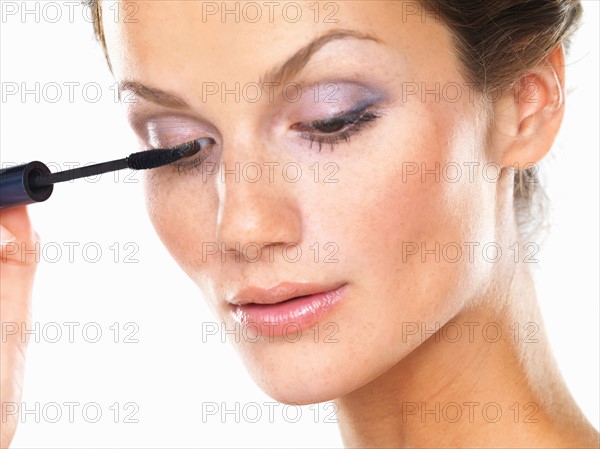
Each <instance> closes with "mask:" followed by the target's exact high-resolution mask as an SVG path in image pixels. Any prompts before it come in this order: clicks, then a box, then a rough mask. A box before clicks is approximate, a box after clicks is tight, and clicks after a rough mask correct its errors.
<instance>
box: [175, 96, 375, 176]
mask: <svg viewBox="0 0 600 449" xmlns="http://www.w3.org/2000/svg"><path fill="white" fill-rule="evenodd" d="M380 117H381V115H379V114H377V113H375V112H374V111H371V110H369V109H368V107H366V108H363V109H360V110H358V111H356V110H355V111H350V112H348V113H345V114H342V115H338V116H336V117H331V118H328V119H325V120H314V121H312V122H308V123H307V124H305V125H302V124H297V125H294V126H293V128H295V129H297V130H298V131H300V137H302V138H303V139H306V140H309V141H310V148H311V149H312V146H313V143H315V142H317V143H318V144H319V152H320V151H321V149H322V146H323V144H326V145H329V146H330V148H331V150H332V151H333V150H334V148H335V147H336V146H337V145H339V144H340V143H341V142H342V141H345V142H346V143H350V138H351V137H352V136H353V135H355V134H356V133H358V132H360V131H361V130H362V129H363V128H364V127H366V126H367V125H372V124H373V122H375V120H377V119H378V118H380ZM336 125H339V126H340V128H339V129H338V130H337V132H332V133H325V134H314V132H311V131H319V128H323V127H327V126H329V127H331V126H334V127H336ZM200 140H202V139H196V140H192V141H190V142H186V143H184V144H181V145H178V146H176V147H174V148H173V149H175V148H181V147H184V146H185V147H187V146H189V145H198V144H199V143H198V142H199V141H200ZM210 140H211V141H212V142H211V144H209V145H207V146H206V147H205V148H203V149H201V150H200V153H199V154H198V155H196V156H195V157H194V158H193V159H191V160H189V161H185V160H184V161H179V162H176V163H174V164H173V166H174V167H175V169H176V170H177V173H179V174H188V173H190V172H192V171H198V170H199V169H200V167H201V165H202V163H203V162H204V161H205V160H206V158H208V156H209V155H210V151H205V150H206V148H210V147H212V146H213V145H214V144H215V143H216V142H215V141H214V139H210Z"/></svg>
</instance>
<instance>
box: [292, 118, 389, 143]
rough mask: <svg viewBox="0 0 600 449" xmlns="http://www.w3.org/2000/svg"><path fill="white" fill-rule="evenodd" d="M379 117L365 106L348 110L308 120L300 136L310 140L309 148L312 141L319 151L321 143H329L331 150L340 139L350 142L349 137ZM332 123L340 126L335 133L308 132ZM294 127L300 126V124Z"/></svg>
mask: <svg viewBox="0 0 600 449" xmlns="http://www.w3.org/2000/svg"><path fill="white" fill-rule="evenodd" d="M380 117H381V115H379V114H377V113H375V112H374V111H370V110H368V109H367V108H363V109H362V110H358V111H350V112H349V113H346V114H343V115H338V116H337V117H331V118H328V119H325V120H315V121H312V122H309V123H308V124H307V125H306V126H305V127H304V129H303V130H302V131H301V133H300V136H301V137H302V138H304V139H307V140H309V141H310V148H312V145H313V143H314V142H317V143H318V144H319V152H320V151H321V149H322V146H323V144H327V145H329V146H330V148H331V151H333V150H334V148H335V147H336V145H339V144H340V143H341V141H342V140H343V141H345V142H346V143H350V138H351V137H352V136H353V135H354V134H356V133H358V132H360V131H361V130H362V129H363V128H364V127H365V126H367V125H372V124H373V122H374V121H375V120H377V119H378V118H380ZM332 125H334V126H335V125H340V126H341V128H340V129H339V130H338V132H337V134H334V133H326V134H320V135H319V134H314V133H312V132H310V131H318V130H319V128H323V127H327V126H332ZM296 128H300V126H298V127H296Z"/></svg>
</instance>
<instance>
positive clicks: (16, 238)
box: [0, 206, 40, 449]
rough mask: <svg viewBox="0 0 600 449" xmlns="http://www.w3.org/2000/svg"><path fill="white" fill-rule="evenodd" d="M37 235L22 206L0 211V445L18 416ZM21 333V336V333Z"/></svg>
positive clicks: (7, 438) (3, 445)
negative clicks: (0, 336) (0, 335)
mask: <svg viewBox="0 0 600 449" xmlns="http://www.w3.org/2000/svg"><path fill="white" fill-rule="evenodd" d="M39 254H40V251H39V236H38V234H37V233H36V232H35V231H34V230H33V229H32V227H31V222H30V220H29V215H28V213H27V209H26V208H25V206H21V207H16V208H13V209H6V210H2V211H0V325H1V334H2V339H1V340H0V375H1V379H0V407H1V415H2V416H1V418H2V420H1V421H0V448H1V449H4V448H7V447H8V446H9V444H10V442H11V441H12V438H13V435H14V434H15V430H16V427H17V422H18V420H19V411H20V409H21V404H20V401H21V393H22V390H23V375H24V368H25V348H26V346H27V338H26V337H27V334H26V333H24V332H22V331H24V330H25V327H27V329H31V323H30V320H31V313H30V306H31V292H32V288H33V278H34V274H35V270H36V267H37V262H38V261H39ZM24 336H25V337H24Z"/></svg>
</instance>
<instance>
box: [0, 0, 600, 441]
mask: <svg viewBox="0 0 600 449" xmlns="http://www.w3.org/2000/svg"><path fill="white" fill-rule="evenodd" d="M8 3H12V4H13V5H16V6H17V7H18V8H20V9H19V11H21V9H22V8H23V7H24V6H23V2H10V1H3V2H2V7H3V9H4V8H5V7H6V4H8ZM35 3H36V2H33V1H27V2H26V4H27V8H28V9H32V10H33V9H35V6H34V5H35ZM50 3H55V4H56V5H59V10H60V13H61V18H60V20H58V21H57V22H56V23H50V22H49V21H48V20H47V19H48V18H50V19H53V18H54V17H55V15H56V8H55V9H54V10H51V9H46V10H45V13H44V9H43V8H40V14H39V15H38V16H37V17H36V14H30V15H27V16H26V17H25V19H24V20H23V19H22V18H21V17H20V16H19V15H16V16H6V15H3V18H2V23H0V26H1V34H0V38H1V49H0V54H1V59H0V63H1V72H0V75H1V81H2V87H3V91H4V90H5V89H8V88H10V86H13V85H14V84H10V83H17V85H18V88H19V89H20V91H21V90H22V89H23V88H28V89H34V90H35V83H36V82H39V83H40V90H41V88H42V87H43V86H47V87H46V89H47V90H46V91H45V92H43V91H42V93H43V95H42V98H40V99H39V101H36V99H35V95H34V94H29V95H27V97H26V98H25V101H22V99H21V96H20V91H19V94H17V95H13V96H9V97H7V98H3V100H2V104H1V122H0V125H1V126H0V138H1V140H0V149H1V156H0V162H2V163H3V164H6V163H8V162H18V163H23V162H28V161H30V160H41V161H43V162H45V163H46V164H48V165H50V166H51V169H52V170H53V171H55V170H56V169H57V168H59V166H58V165H54V166H52V165H51V163H54V164H61V165H60V168H61V169H66V168H67V167H66V165H64V164H65V163H68V162H72V163H76V162H77V163H79V164H82V165H83V164H87V163H92V162H102V161H105V160H111V159H117V158H121V157H124V156H125V155H127V154H129V153H131V152H133V151H137V146H136V141H135V139H134V138H133V135H132V133H131V132H130V130H129V129H128V127H127V125H126V122H125V118H124V115H123V109H122V106H121V105H119V104H117V103H116V102H115V100H114V80H113V79H112V78H111V75H110V73H109V71H108V69H107V67H106V64H105V61H104V58H103V56H102V53H101V51H100V47H99V46H98V44H97V43H96V42H95V41H94V39H93V37H92V28H91V25H90V24H89V23H88V22H87V21H85V20H83V19H82V15H83V13H84V8H83V7H82V6H80V5H78V4H76V2H72V3H73V4H74V5H73V6H71V8H73V12H74V18H75V20H73V21H70V19H69V9H68V6H66V3H65V2H61V3H57V2H42V3H41V4H42V5H47V4H50ZM67 3H68V2H67ZM584 6H585V17H584V25H583V27H582V28H581V30H580V31H579V33H578V35H577V38H576V40H575V42H574V46H573V48H572V52H571V55H570V56H569V64H568V72H567V74H568V97H567V101H568V104H567V115H566V118H565V122H564V125H563V128H562V130H561V134H560V136H559V139H558V141H557V144H556V146H555V148H554V150H553V152H552V155H551V156H550V158H549V159H548V160H547V161H546V163H545V166H544V168H543V173H544V178H545V179H546V180H547V183H546V190H547V191H548V195H549V197H550V199H551V202H552V211H551V212H552V215H551V217H552V222H553V224H554V226H553V228H552V231H551V234H550V236H549V237H548V239H547V240H546V242H545V246H544V247H543V249H542V251H541V252H540V253H539V254H538V256H537V258H538V259H539V260H540V262H539V263H538V264H533V265H534V266H535V267H534V269H535V273H536V278H537V289H538V294H539V300H540V303H541V306H542V310H543V314H544V318H545V321H546V325H547V328H548V332H549V337H550V339H551V343H552V346H553V350H554V354H555V356H556V358H557V360H558V363H559V366H560V368H561V370H562V372H563V375H564V377H565V379H566V382H567V384H568V386H569V388H570V389H571V392H572V394H573V395H574V397H575V399H576V400H577V402H578V403H579V405H580V407H581V408H582V409H583V411H584V412H585V414H586V415H587V417H588V418H589V420H590V421H591V422H592V423H594V425H595V426H596V427H598V422H599V391H598V379H599V373H598V365H599V364H598V360H599V355H598V354H599V348H598V341H599V334H598V328H599V310H598V298H599V291H598V273H599V267H598V229H599V227H598V207H599V206H598V205H599V198H598V196H599V194H598V192H599V186H598V178H599V176H598V167H599V164H598V150H599V141H598V123H599V114H598V104H599V95H598V76H599V70H598V53H599V50H598V42H599V40H600V39H599V36H598V29H599V23H598V22H599V20H598V16H599V3H598V2H596V1H585V2H584ZM69 82H73V83H79V84H78V85H76V86H75V87H74V101H73V102H70V101H69V98H68V87H67V85H65V83H69ZM7 83H8V84H7ZM22 83H23V84H22ZM48 83H57V84H58V86H59V87H60V92H61V94H62V98H61V99H60V100H59V101H57V102H55V103H53V102H51V101H49V100H51V99H52V98H54V97H55V96H56V94H57V91H56V89H53V88H52V87H50V85H49V84H48ZM87 83H97V85H98V86H99V87H100V92H97V91H96V90H95V89H94V87H93V86H90V87H88V90H87V91H86V92H85V94H87V96H88V98H92V99H93V98H94V97H95V96H96V95H97V94H98V93H99V94H100V99H99V100H98V101H97V102H95V103H93V102H91V101H86V100H85V96H84V92H83V87H84V86H85V85H86V84H87ZM111 88H112V89H111ZM126 174H127V173H126V172H121V173H119V178H118V179H117V180H115V178H114V177H113V175H104V176H102V177H101V178H100V180H99V181H98V182H96V183H93V182H89V181H83V180H81V181H78V182H77V183H76V184H75V183H73V184H71V185H58V186H56V187H55V191H54V194H53V196H52V198H51V199H50V200H48V201H47V202H46V203H43V204H38V205H35V206H33V207H30V213H31V215H32V218H33V220H34V223H35V227H36V229H37V230H38V232H39V234H40V235H41V237H42V240H43V242H44V251H45V255H46V257H45V260H43V261H42V262H41V264H40V266H39V270H38V276H37V281H36V287H35V292H34V304H33V306H34V307H33V310H34V315H33V319H34V322H38V323H39V326H40V334H43V332H44V329H45V331H46V332H47V336H48V337H49V338H50V339H51V338H53V337H54V336H55V330H56V328H53V327H52V326H53V325H48V323H58V324H59V325H60V326H61V330H62V331H63V335H62V338H61V339H60V340H59V341H58V342H56V343H49V342H48V341H44V338H41V340H40V342H39V343H36V342H32V343H31V345H30V347H29V350H28V359H27V374H26V379H25V393H24V397H23V402H24V403H26V404H27V407H28V408H30V409H34V408H35V403H39V407H40V410H41V408H42V407H43V406H44V405H46V404H48V403H52V402H56V403H58V404H60V405H61V409H62V412H63V416H62V418H61V419H60V421H59V422H57V423H49V422H47V421H48V420H44V418H43V416H44V415H42V416H41V417H40V419H39V421H40V422H36V417H35V414H33V413H32V414H29V415H26V416H25V418H26V420H25V422H24V423H23V422H22V423H20V424H19V430H18V432H17V434H16V437H15V439H14V442H13V447H15V448H25V447H27V448H41V447H44V448H48V447H56V448H67V447H69V448H70V447H73V448H75V447H77V448H83V447H119V448H125V447H156V448H160V447H172V448H173V447H181V448H188V447H341V440H340V437H339V434H338V430H337V425H336V424H335V423H326V422H323V421H324V416H326V415H327V413H328V411H329V410H330V409H327V408H326V407H325V405H321V406H320V407H318V408H317V409H316V410H318V411H319V412H320V416H319V419H317V420H316V421H318V423H315V413H316V410H315V407H313V408H312V409H309V408H308V407H303V408H302V416H301V419H300V420H299V422H297V423H292V422H290V421H292V420H293V419H294V417H295V412H296V411H295V410H293V409H289V410H287V412H288V414H287V415H286V413H285V412H284V410H283V407H282V406H279V407H275V409H274V410H275V412H274V423H270V422H269V416H268V415H267V414H266V412H267V411H268V409H267V408H266V407H264V406H263V407H262V411H263V417H262V419H260V420H259V421H258V422H257V423H255V424H251V423H248V422H244V416H246V417H250V418H253V417H254V416H255V410H254V409H250V408H246V409H245V412H246V413H245V414H244V413H243V407H244V405H245V404H248V403H257V404H263V403H265V402H272V400H271V399H270V398H269V397H267V396H266V395H265V394H264V393H262V392H261V391H260V390H259V389H258V388H257V387H256V386H255V385H254V383H253V382H252V381H251V380H250V378H249V376H248V374H247V373H246V371H245V369H244V368H243V366H242V364H241V362H240V361H239V360H238V358H237V356H236V355H235V353H234V352H233V349H232V348H231V347H230V346H229V344H227V343H222V342H221V339H220V337H211V338H209V340H208V341H207V342H205V343H203V342H202V323H203V322H212V321H213V317H212V315H211V314H210V313H209V311H208V309H207V308H206V306H205V305H204V301H203V299H202V298H201V297H200V295H199V293H198V291H197V290H196V288H195V286H194V285H193V284H192V283H191V281H190V280H189V279H188V278H187V277H186V276H185V275H184V273H183V272H182V271H180V270H179V268H178V267H177V266H176V265H175V263H174V262H173V261H172V260H171V258H170V256H169V255H168V254H167V252H166V251H165V250H164V248H163V247H162V244H161V243H160V241H159V240H158V238H157V237H156V236H155V234H154V231H153V229H152V228H151V225H150V222H149V220H148V218H147V216H146V212H145V209H144V206H143V201H142V192H141V183H135V182H126V180H125V179H124V177H125V175H126ZM136 180H141V177H140V176H139V175H138V176H133V177H132V178H131V179H130V180H129V181H136ZM67 242H75V243H79V246H78V247H76V248H75V249H74V252H73V259H74V260H73V261H70V260H69V259H70V256H69V251H68V247H67V244H68V243H67ZM128 243H130V246H129V247H128V246H126V245H127V244H128ZM86 244H88V246H87V252H84V251H83V247H84V245H86ZM57 248H60V249H61V250H62V252H61V253H59V252H57ZM97 248H100V250H101V251H102V254H101V256H100V257H99V260H98V261H97V262H96V263H92V262H91V261H86V257H87V258H88V260H91V259H93V258H94V257H96V251H95V249H97ZM117 249H118V253H117ZM134 252H135V254H132V253H134ZM128 255H129V257H130V258H131V259H130V260H137V262H136V263H126V261H125V260H126V257H127V256H128ZM53 258H54V259H56V260H55V262H51V261H50V259H53ZM115 258H116V261H115ZM65 322H74V323H79V325H78V326H77V327H75V333H74V338H75V342H73V343H71V342H69V338H68V334H67V331H68V327H66V326H65V325H64V324H62V323H65ZM129 322H133V323H135V324H136V326H137V328H138V330H137V333H136V334H135V335H134V336H133V338H135V339H137V340H138V342H137V343H125V342H123V340H124V339H125V337H126V336H127V335H129V334H130V332H131V331H132V330H134V328H133V327H126V323H129ZM86 323H92V325H94V326H99V327H100V329H101V330H102V337H101V338H100V340H99V342H98V343H95V344H94V343H89V342H87V341H86V340H85V339H84V337H83V335H82V328H83V326H84V325H85V324H86ZM94 323H96V324H94ZM114 323H117V327H118V328H119V329H120V333H119V335H118V340H119V342H118V343H115V342H114V341H113V339H114V338H115V332H114V330H111V326H113V329H114ZM44 326H45V327H44ZM93 330H94V328H90V327H89V326H88V331H89V333H88V334H86V335H87V336H88V338H92V337H94V332H93ZM65 402H76V403H79V404H81V405H80V406H78V407H77V408H75V415H74V419H75V422H73V423H70V422H69V418H68V415H67V412H68V408H67V406H65V405H64V403H65ZM129 402H133V403H136V404H137V405H138V407H139V410H137V412H136V413H135V415H134V416H133V417H134V418H136V419H138V420H139V422H138V423H125V422H123V421H124V419H125V415H127V414H128V412H129V411H132V410H133V409H131V408H128V409H125V404H126V403H129ZM209 402H214V403H216V404H217V406H218V407H220V408H222V407H223V403H224V404H225V406H226V407H227V408H228V409H231V410H235V408H234V407H235V404H236V403H239V407H240V409H239V411H240V413H239V418H238V417H236V414H235V413H231V414H229V415H226V416H225V419H222V418H221V417H220V416H219V415H216V416H210V417H208V418H205V419H204V421H206V422H203V418H202V416H203V414H202V406H201V404H202V403H209ZM87 403H98V404H99V405H100V406H101V410H102V418H101V419H100V421H99V422H97V423H90V422H87V421H86V419H84V418H83V416H82V406H83V405H84V404H87ZM114 403H118V404H119V405H118V407H119V408H120V415H119V418H118V421H119V422H118V423H114V422H113V419H114V412H113V411H112V410H111V409H110V408H109V407H111V406H112V405H113V404H114ZM45 412H46V416H47V417H50V419H52V418H54V416H55V413H56V409H50V408H46V409H45ZM86 416H87V417H88V418H90V417H91V418H93V417H94V413H93V409H88V415H86ZM286 416H287V419H286ZM236 420H240V421H241V422H240V423H237V422H236ZM221 421H225V422H224V423H223V422H221Z"/></svg>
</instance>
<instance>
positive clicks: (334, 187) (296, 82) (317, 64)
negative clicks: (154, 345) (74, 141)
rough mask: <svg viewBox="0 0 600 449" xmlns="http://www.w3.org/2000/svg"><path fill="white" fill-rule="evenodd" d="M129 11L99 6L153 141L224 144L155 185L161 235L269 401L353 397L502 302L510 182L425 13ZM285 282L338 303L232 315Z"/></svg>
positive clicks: (297, 303) (261, 6)
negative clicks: (494, 249) (503, 210)
mask: <svg viewBox="0 0 600 449" xmlns="http://www.w3.org/2000/svg"><path fill="white" fill-rule="evenodd" d="M133 4H134V3H131V4H129V6H128V3H127V2H125V3H121V4H120V8H121V14H120V15H119V16H118V18H119V20H116V15H115V8H114V5H111V4H110V2H108V1H104V2H103V5H102V7H103V10H104V18H103V24H104V28H105V33H106V40H107V46H108V53H109V57H110V59H111V62H112V66H113V71H114V74H115V76H116V77H117V78H118V80H119V81H121V82H125V81H126V82H128V83H127V84H126V83H124V88H125V89H127V88H129V89H130V91H124V92H123V99H124V101H125V102H126V104H127V107H128V109H129V115H130V119H131V123H132V126H133V128H134V129H135V131H136V133H137V134H138V135H139V137H140V140H141V142H143V144H144V146H145V147H146V148H150V147H160V148H165V147H172V146H176V145H179V144H182V143H185V142H188V141H192V140H195V139H200V138H203V137H210V138H212V139H213V140H214V144H212V145H209V146H208V147H206V148H204V149H203V150H202V152H201V153H200V154H201V156H202V158H204V160H203V162H202V164H203V165H201V166H196V167H195V166H194V165H193V164H195V162H194V161H193V160H192V159H193V157H192V158H189V160H186V161H183V162H182V164H184V166H180V167H179V168H177V167H174V166H167V167H163V168H160V169H156V170H153V171H152V172H151V173H149V174H148V175H147V178H146V191H147V205H148V210H149V214H150V217H151V220H152V222H153V224H154V226H155V228H156V231H157V232H158V234H159V236H160V238H161V239H162V241H163V242H164V244H165V245H166V247H167V248H168V250H169V251H170V253H171V254H172V255H173V257H174V258H175V260H176V261H177V262H178V263H179V265H180V266H181V267H182V268H183V269H184V270H185V272H186V273H187V274H188V275H189V276H190V277H191V278H192V279H193V280H194V281H195V282H196V283H197V284H198V286H199V287H200V288H201V291H202V293H203V295H204V297H205V298H206V299H207V300H208V301H209V303H210V306H211V307H212V308H213V309H214V311H215V313H216V315H217V316H218V319H217V322H221V321H223V322H224V323H225V324H224V326H225V327H226V328H227V329H228V330H232V329H237V330H238V335H239V341H238V342H235V343H234V344H235V346H236V347H237V349H238V350H239V352H240V354H241V356H242V358H243V360H244V362H245V364H246V366H247V367H248V369H249V371H250V373H251V375H252V376H253V377H254V379H255V381H256V382H257V383H258V384H259V386H261V388H263V390H264V391H265V392H267V393H268V394H269V395H271V396H272V397H274V398H275V399H277V400H279V401H282V402H288V403H289V402H295V403H300V404H304V403H309V402H321V401H325V400H331V399H333V398H336V397H340V396H342V395H344V394H347V393H349V392H351V391H353V390H355V389H357V388H358V387H360V386H362V385H364V384H366V383H367V382H369V381H371V380H373V379H375V378H376V377H377V376H379V375H380V374H382V373H383V372H384V371H386V370H387V369H389V368H390V367H392V366H393V365H395V364H397V363H398V362H400V361H401V360H402V359H403V358H405V357H406V356H407V355H408V354H409V353H410V352H411V351H413V350H414V349H415V348H416V347H418V346H419V345H420V344H421V343H422V342H423V338H422V333H421V332H420V331H419V332H413V330H414V325H415V324H416V325H417V326H419V329H420V328H421V326H425V327H426V329H433V328H434V327H435V326H436V323H439V325H443V324H444V323H445V322H447V321H448V320H449V319H451V318H452V317H454V316H455V315H456V314H458V313H459V312H460V311H461V309H463V308H464V307H465V305H466V304H467V303H469V302H470V301H471V300H472V298H474V297H476V296H480V295H481V294H482V293H483V292H484V290H485V289H486V288H488V287H489V281H490V272H491V266H492V264H490V263H489V262H486V261H485V260H483V259H482V258H481V257H479V255H480V253H481V248H482V246H483V245H484V244H485V243H488V242H494V240H495V236H496V220H497V218H496V216H497V208H498V206H497V204H498V203H499V201H500V200H499V199H498V185H499V184H498V183H496V182H493V179H492V178H494V176H495V175H497V173H496V172H494V171H493V170H492V171H489V170H488V173H487V176H482V168H483V167H484V166H485V165H486V164H488V163H489V162H490V160H491V159H490V156H489V155H488V154H486V153H487V152H486V149H485V147H484V144H483V142H484V129H485V120H484V118H483V114H482V112H481V110H480V109H479V107H478V106H476V105H475V103H476V99H477V96H476V94H474V93H473V92H472V90H470V89H469V85H468V83H466V81H465V78H464V76H463V75H462V72H461V67H460V63H459V60H458V57H457V56H456V54H455V53H454V51H453V47H452V41H451V34H450V32H449V31H448V30H447V29H446V28H445V27H444V25H443V24H442V22H441V21H440V20H437V19H436V17H434V16H433V15H430V14H429V15H425V13H424V11H421V10H418V11H416V12H415V2H388V1H382V2H376V1H364V2H356V1H353V2H336V3H332V2H322V3H318V4H317V3H315V2H299V3H295V4H292V3H289V4H288V3H287V2H278V3H277V4H276V5H275V4H269V3H268V2H267V3H266V4H265V3H263V2H258V3H256V2H250V3H246V2H226V4H224V3H222V2H188V1H183V2H172V1H169V2H159V1H149V2H135V5H136V6H135V8H134V7H132V5H133ZM224 5H225V6H226V7H227V10H228V11H229V12H226V11H222V10H221V8H223V7H225V6H224ZM298 5H301V9H299V8H298ZM236 8H238V13H237V14H238V15H237V17H236V13H235V10H236ZM259 13H260V16H259ZM223 14H224V15H223ZM324 36H326V37H324ZM320 38H322V39H321V40H319V39H320ZM315 40H316V44H315V45H313V46H312V47H311V46H309V47H307V46H308V45H309V44H310V43H311V42H314V41H315ZM291 57H293V58H294V59H293V60H292V62H289V63H288V64H285V62H286V61H288V60H289V59H290V58H291ZM284 64H285V65H284ZM259 86H262V88H263V91H262V92H261V91H260V90H259V89H258V88H257V87H259ZM436 92H437V93H436ZM339 116H344V117H345V118H343V119H338V118H336V117H339ZM327 120H329V121H327ZM319 121H320V122H319ZM315 122H316V123H315ZM336 140H339V141H337V142H336ZM196 162H198V161H197V160H196ZM457 167H458V168H460V169H461V172H458V171H457ZM259 169H260V171H259ZM490 179H492V181H490ZM468 242H474V243H473V244H472V245H471V246H470V247H469V246H468ZM477 245H479V246H477ZM458 248H460V249H461V250H462V255H461V254H459V253H457V249H458ZM469 248H471V250H472V251H469ZM473 254H474V255H473ZM470 255H472V257H470ZM457 257H458V259H457ZM288 283H300V284H311V285H312V286H309V288H310V289H312V290H311V291H310V292H309V293H317V292H326V291H335V292H334V293H331V294H330V295H325V298H323V297H320V298H319V297H316V296H311V297H309V298H308V299H306V298H305V299H300V300H292V301H290V302H289V303H287V304H283V305H282V304H279V305H263V306H256V305H244V306H242V307H239V306H238V305H236V304H235V303H238V302H245V301H250V302H255V303H256V302H265V301H267V300H268V299H269V298H270V300H272V301H280V300H282V299H286V298H287V297H290V296H294V293H298V291H302V290H301V289H300V290H298V289H296V290H295V289H293V288H291V287H290V284H288ZM313 284H314V285H313ZM254 287H256V288H259V289H260V288H262V289H271V288H273V289H272V290H271V292H272V293H273V296H272V297H271V296H269V295H268V294H267V293H264V292H260V291H258V292H257V291H254V292H253V291H252V290H246V291H245V292H244V291H243V289H248V288H254ZM338 287H339V288H338ZM313 290H317V291H313ZM176 291H177V290H176V289H174V292H176ZM322 296H323V295H322ZM331 298H333V299H331ZM265 317H266V318H268V319H269V320H266V321H269V322H268V323H261V322H258V321H261V319H262V318H265ZM207 321H208V320H207ZM315 322H316V323H315ZM240 323H241V324H240ZM288 323H291V324H289V325H288V326H286V324H288ZM268 329H271V330H272V333H271V334H268V333H267V332H266V331H267V330H268ZM299 330H300V332H301V333H300V332H299ZM234 341H235V339H234Z"/></svg>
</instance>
